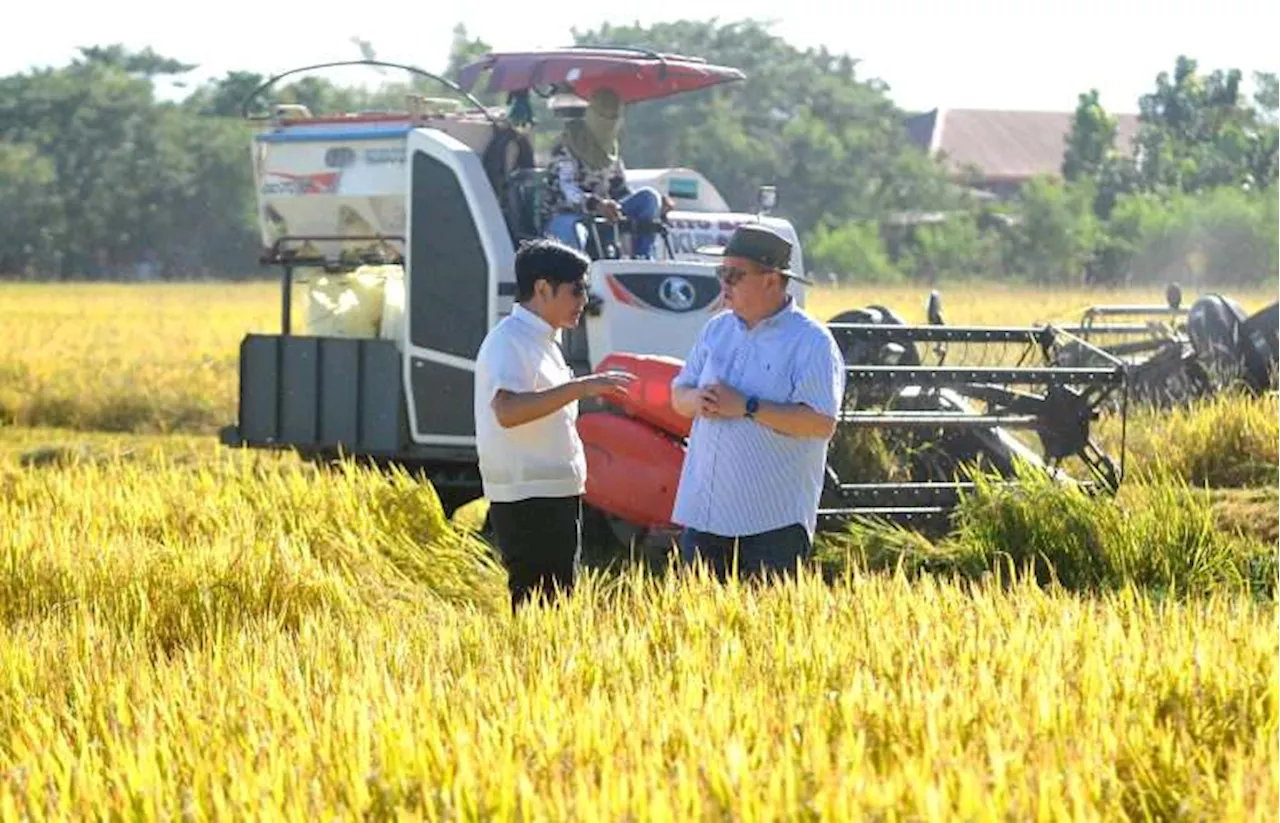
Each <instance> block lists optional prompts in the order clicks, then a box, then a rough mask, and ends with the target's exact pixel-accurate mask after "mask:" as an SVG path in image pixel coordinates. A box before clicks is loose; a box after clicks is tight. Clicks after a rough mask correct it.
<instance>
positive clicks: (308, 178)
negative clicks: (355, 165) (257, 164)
mask: <svg viewBox="0 0 1280 823" xmlns="http://www.w3.org/2000/svg"><path fill="white" fill-rule="evenodd" d="M267 176H268V177H274V178H276V179H275V180H268V181H266V182H264V183H263V184H262V193H263V194H292V195H301V194H336V193H337V191H338V184H339V183H340V182H342V172H340V171H326V172H320V173H318V174H288V173H287V172H282V171H269V172H267Z"/></svg>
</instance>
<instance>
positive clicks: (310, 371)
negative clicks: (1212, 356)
mask: <svg viewBox="0 0 1280 823" xmlns="http://www.w3.org/2000/svg"><path fill="white" fill-rule="evenodd" d="M334 65H368V66H394V67H397V68H401V69H405V70H407V71H410V72H413V73H415V74H418V75H420V76H424V77H428V78H431V79H433V80H435V81H438V82H439V83H440V84H441V85H443V86H444V87H446V88H448V89H449V90H451V91H452V92H454V93H455V95H456V96H457V97H460V98H461V100H458V99H453V98H427V97H422V96H416V95H411V96H409V98H408V100H407V104H406V107H405V109H404V110H403V111H396V112H367V113H354V114H347V113H344V114H338V115H322V114H319V113H314V112H310V111H307V110H305V109H302V108H300V107H297V106H288V105H277V106H267V108H266V111H265V112H264V113H263V114H262V117H261V119H262V120H263V121H264V122H265V128H264V129H263V130H262V132H261V133H259V134H258V135H256V137H255V140H254V146H253V158H254V177H255V182H256V185H257V189H258V211H259V216H260V220H261V230H262V239H263V246H264V251H263V255H262V261H263V262H264V263H267V264H272V265H278V266H280V267H281V268H282V270H283V292H282V315H281V321H282V329H281V332H280V333H279V334H250V335H248V336H246V337H245V339H244V340H243V342H242V344H241V350H240V390H239V409H238V421H237V422H236V424H234V425H231V426H228V427H226V428H225V429H224V430H223V433H222V440H223V442H224V443H226V444H227V445H234V446H250V447H257V448H289V449H293V450H296V451H297V452H299V453H301V454H303V455H306V456H309V457H313V458H315V459H322V460H328V459H336V458H338V457H339V456H351V457H356V458H361V459H367V460H371V461H373V462H375V463H378V464H387V463H396V464H401V465H405V466H408V467H411V468H413V469H415V470H420V471H422V472H423V473H425V475H426V476H427V477H429V478H430V480H431V481H432V483H433V485H434V486H435V488H436V490H437V492H438V493H439V494H440V497H441V499H442V501H443V502H444V503H445V506H446V509H447V510H452V509H453V508H455V507H456V506H457V505H460V504H462V503H464V502H466V501H468V500H471V499H475V498H477V497H479V496H480V494H481V484H480V478H479V474H478V471H477V468H476V452H475V437H474V431H473V422H472V421H473V416H472V415H473V409H472V403H473V400H472V386H473V369H474V357H475V355H476V352H477V351H478V349H479V347H480V343H481V341H482V340H483V338H484V335H485V333H486V332H487V331H488V330H489V329H490V328H492V327H493V325H494V324H496V323H497V322H498V321H499V320H500V319H501V318H502V317H504V316H506V315H507V314H508V313H509V312H510V311H511V308H512V301H513V295H514V293H515V282H514V273H513V259H514V254H515V249H516V247H517V246H518V244H519V242H520V241H521V240H522V239H525V238H528V237H535V236H540V235H541V227H540V226H539V225H538V219H537V203H538V198H539V191H540V187H541V186H543V185H545V183H544V182H543V174H542V170H541V169H539V168H537V167H536V166H535V164H534V157H533V151H532V148H531V144H530V139H529V132H528V129H527V123H528V119H529V118H528V112H529V111H530V109H529V106H528V102H529V97H528V95H529V94H530V93H533V94H538V95H541V96H544V97H548V98H550V97H553V96H556V97H562V96H564V95H574V96H576V97H577V98H579V99H584V98H588V97H589V96H590V95H591V93H592V91H593V90H594V89H595V88H597V87H600V86H609V87H611V88H613V89H614V90H616V91H617V92H618V93H619V94H620V96H621V97H622V98H623V101H624V103H628V104H629V103H635V102H638V101H642V100H652V99H656V98H661V97H665V96H668V95H672V94H676V93H681V92H688V91H693V90H696V89H703V88H708V87H712V86H715V85H718V84H722V83H728V82H735V81H741V80H743V79H744V77H743V75H742V73H741V72H739V71H737V70H736V69H731V68H725V67H720V66H714V65H709V64H707V63H706V62H704V61H702V60H699V59H696V58H690V57H682V56H675V55H666V54H657V53H654V52H650V51H645V50H635V49H621V48H612V47H606V48H569V49H561V50H555V51H545V52H528V53H500V54H490V55H487V56H486V57H484V58H483V59H481V60H479V61H477V62H476V63H474V64H472V65H470V66H467V67H466V68H464V69H463V70H462V72H461V74H460V76H459V83H458V84H456V85H455V84H454V83H452V82H450V81H448V80H445V79H443V78H440V77H437V76H435V75H432V74H429V73H427V72H423V71H421V70H420V69H414V68H411V67H406V66H396V65H395V64H389V63H382V62H378V61H357V62H353V63H335V64H325V65H322V66H310V67H306V68H302V69H295V70H293V71H291V72H287V73H285V74H282V75H279V76H277V77H275V78H272V79H271V80H269V81H267V82H266V83H265V84H263V86H262V87H260V88H259V89H258V90H257V91H255V93H254V94H253V95H251V97H250V99H249V100H248V101H246V112H245V113H246V116H250V117H252V116H254V115H253V114H251V112H250V111H249V104H250V103H251V102H252V101H253V100H254V99H256V98H257V97H258V96H260V94H261V93H262V92H263V91H265V90H266V89H267V88H269V87H270V86H271V85H273V84H274V83H276V82H277V81H278V80H280V79H281V78H283V77H285V76H288V75H290V74H295V73H297V72H301V71H307V70H311V69H318V68H326V67H328V66H334ZM486 72H487V73H488V74H489V82H488V85H487V88H488V90H489V91H490V92H501V93H506V94H507V95H508V100H509V101H510V103H511V106H510V109H509V110H502V109H495V108H486V107H484V106H483V105H481V104H480V102H479V101H477V100H476V99H475V98H474V97H473V96H472V95H471V94H470V90H471V89H473V88H475V87H476V84H477V82H478V81H479V78H480V76H481V75H483V74H485V73H486ZM570 116H572V115H570ZM633 175H634V180H633V182H635V183H640V184H645V185H655V186H656V187H658V188H659V190H660V191H662V192H663V193H665V194H666V195H668V196H669V197H670V198H671V199H672V200H673V201H674V202H675V203H676V204H678V205H677V207H676V209H675V210H673V211H671V212H670V213H669V214H668V215H667V216H666V218H665V220H664V222H663V223H662V224H661V225H658V226H656V227H654V228H656V230H658V231H659V232H660V235H661V238H660V242H659V243H658V244H657V245H656V248H657V249H658V252H657V254H656V259H652V260H641V259H634V258H632V257H631V256H630V254H629V248H630V242H629V237H630V232H631V230H633V229H634V227H631V226H628V225H626V224H625V222H624V223H623V224H620V225H619V226H618V227H617V228H618V237H619V242H618V243H616V244H611V245H609V246H608V247H607V248H602V247H600V246H599V245H598V244H597V245H596V246H595V247H594V254H593V262H592V265H591V268H590V271H589V275H588V276H589V279H590V287H591V292H592V296H591V298H590V302H589V304H588V310H587V312H586V314H585V315H584V318H583V322H582V324H581V326H580V327H579V328H577V329H574V330H572V331H571V332H570V333H568V334H566V336H565V338H564V341H563V344H562V345H563V347H564V350H565V355H566V359H567V360H568V362H569V363H570V365H571V366H572V367H573V368H574V370H575V371H576V372H578V373H584V372H587V371H590V370H601V369H607V368H614V367H622V368H627V369H629V370H632V371H634V372H636V373H637V374H639V375H640V376H641V378H642V379H641V380H640V382H639V384H638V386H637V388H636V389H635V390H634V392H633V395H632V396H631V398H630V399H629V400H628V401H626V404H625V406H623V407H619V406H614V405H609V404H607V403H596V404H592V405H588V404H586V403H584V404H583V406H582V408H581V409H580V415H579V423H578V426H579V431H580V432H581V435H582V438H583V440H584V443H585V445H586V448H587V463H588V475H589V479H588V486H587V493H586V503H587V510H588V512H589V514H590V516H591V519H592V521H593V525H600V526H603V527H604V528H605V530H606V532H607V533H609V534H612V535H613V536H615V537H616V538H617V539H619V540H620V541H622V542H623V543H624V544H625V543H628V542H632V541H635V540H637V539H643V538H645V537H651V538H658V539H659V540H661V539H663V538H664V537H666V536H668V535H669V534H670V533H671V529H672V524H670V522H669V520H668V518H669V516H670V513H671V507H672V503H673V500H674V496H675V490H676V488H675V487H676V482H677V480H678V477H679V472H680V466H681V463H682V460H683V455H684V450H685V442H686V441H685V438H686V437H687V436H688V432H689V425H690V423H689V421H688V420H684V419H682V418H680V417H678V416H676V415H675V414H674V413H673V412H672V411H671V409H670V407H669V400H670V394H669V382H670V379H671V377H672V376H673V375H674V374H675V372H676V371H677V370H678V368H679V366H680V361H681V358H683V357H684V356H685V355H686V354H687V352H688V350H689V348H690V346H691V345H692V343H693V340H694V338H695V337H696V335H697V333H698V330H699V329H700V328H701V327H702V325H703V324H704V323H705V322H706V321H707V320H708V319H709V318H710V317H711V316H713V315H714V314H715V313H716V312H718V311H719V310H720V309H721V302H720V286H719V281H718V279H717V276H716V269H715V265H714V260H713V259H710V258H708V257H707V256H705V255H702V254H699V253H698V249H699V248H700V247H704V246H708V245H721V244H724V243H725V242H727V240H728V237H729V235H730V234H731V233H732V231H733V229H734V227H735V226H737V225H739V224H741V223H743V222H745V221H760V222H763V223H766V224H768V225H770V226H771V227H773V228H774V229H775V230H777V231H779V232H780V233H781V234H783V235H784V236H787V237H788V238H790V239H791V240H792V242H793V243H794V247H795V256H794V258H793V260H792V264H793V267H794V268H796V269H797V270H798V271H800V272H801V273H803V271H804V262H803V256H802V254H801V247H800V243H799V238H798V236H797V233H796V231H795V229H794V228H793V227H792V225H791V224H790V223H789V222H788V221H786V220H785V219H781V218H779V217H775V216H772V215H770V214H769V213H768V212H769V211H770V210H771V209H772V208H773V206H774V205H775V196H774V192H773V190H772V187H771V186H767V185H766V186H762V187H761V189H760V192H761V196H760V203H759V204H758V208H757V209H755V210H754V211H731V210H729V209H728V207H727V205H726V204H725V201H724V198H723V197H722V196H721V195H720V193H719V192H717V191H716V190H715V187H714V186H713V185H712V184H711V183H710V182H709V181H708V180H706V179H705V178H704V177H702V176H701V175H699V174H698V173H696V172H695V171H692V170H689V169H683V168H676V169H656V170H641V171H636V172H633ZM594 228H596V229H598V228H599V227H598V226H596V227H594ZM595 234H596V232H594V231H593V235H595ZM295 283H305V284H307V286H308V289H309V295H308V301H309V302H308V309H307V314H308V317H309V318H310V320H309V324H308V328H307V329H306V330H305V331H304V332H303V333H294V332H293V330H292V325H291V323H292V316H293V307H292V295H293V291H294V284H295ZM792 288H793V291H794V294H795V297H796V299H797V301H798V302H800V303H801V305H803V302H804V293H803V287H802V286H798V285H795V284H793V286H792ZM935 308H936V306H935ZM935 313H936V312H935ZM937 320H938V322H937V323H933V324H930V325H925V326H911V325H907V324H904V323H902V322H900V320H899V319H898V318H896V316H894V315H893V313H892V312H890V311H888V310H886V309H883V308H882V307H872V308H869V309H866V310H859V311H856V312H853V313H851V314H849V313H847V314H846V315H842V316H841V317H839V318H835V319H834V321H833V322H832V324H831V329H832V331H833V333H834V334H835V335H836V337H837V339H838V340H839V342H840V345H841V348H842V350H843V351H844V352H845V355H846V360H847V363H848V369H849V371H848V376H849V397H848V400H847V403H846V413H845V416H844V419H843V420H842V421H841V424H840V426H841V431H840V433H839V434H838V435H837V438H836V441H837V446H843V445H845V444H846V443H847V441H848V440H849V439H850V438H854V439H857V438H858V437H861V434H860V432H867V431H874V433H875V434H876V435H877V436H878V437H880V438H881V439H882V440H884V441H885V442H887V443H888V444H889V446H890V447H891V450H893V451H895V453H896V454H897V456H898V458H900V459H901V460H902V461H903V464H902V465H901V466H899V468H898V469H896V470H895V471H893V472H887V473H882V474H881V475H878V476H873V477H866V476H862V475H864V474H865V472H862V471H861V469H859V466H858V464H857V462H856V461H855V463H854V464H852V465H851V466H845V467H842V466H841V465H840V461H839V460H834V459H833V460H832V461H830V463H829V467H828V468H829V471H828V483H827V489H826V491H825V493H824V499H823V501H822V523H823V528H839V527H840V524H841V523H844V522H846V521H847V519H848V518H850V517H852V516H856V515H864V516H880V517H886V518H889V519H893V520H896V521H899V522H917V521H929V522H936V521H937V519H938V518H940V517H942V518H945V515H946V514H947V513H948V512H949V511H950V509H951V508H953V507H954V505H955V503H956V500H957V499H958V496H959V495H960V494H961V493H962V492H963V491H964V489H965V488H967V487H968V485H969V484H968V483H966V482H965V481H963V480H962V479H960V478H961V475H962V474H963V471H964V468H965V466H966V465H968V464H970V463H976V464H979V465H982V466H984V467H986V468H988V469H994V470H995V471H998V472H999V473H1001V474H1002V475H1004V476H1006V477H1011V476H1012V474H1013V469H1014V464H1015V463H1017V462H1019V461H1024V462H1027V463H1029V464H1031V465H1035V466H1040V467H1042V468H1043V469H1044V470H1045V471H1050V472H1054V473H1055V474H1058V475H1059V476H1062V477H1063V479H1064V481H1067V482H1075V481H1073V480H1071V478H1070V477H1069V476H1067V475H1065V474H1062V473H1061V470H1062V468H1063V465H1060V464H1064V461H1068V460H1072V459H1078V462H1079V465H1081V466H1083V467H1084V468H1085V469H1086V472H1087V474H1088V475H1089V476H1088V477H1087V478H1084V479H1083V480H1082V481H1081V482H1083V483H1086V484H1090V485H1094V486H1097V487H1099V488H1102V489H1105V490H1109V491H1113V490H1114V489H1115V488H1116V487H1117V485H1118V484H1119V482H1120V479H1121V477H1122V475H1123V456H1121V459H1120V463H1119V465H1117V462H1116V460H1115V459H1114V458H1113V457H1111V456H1108V455H1105V454H1102V453H1101V452H1100V451H1099V450H1098V449H1097V448H1096V447H1095V446H1094V444H1093V443H1092V441H1091V439H1090V429H1089V427H1090V423H1091V421H1092V420H1093V419H1094V418H1095V417H1096V414H1097V409H1098V408H1099V407H1100V406H1101V405H1102V404H1103V403H1105V402H1107V401H1108V399H1110V398H1112V397H1115V396H1120V397H1121V398H1123V395H1124V391H1125V371H1124V367H1123V364H1122V363H1121V362H1120V361H1119V360H1118V359H1117V358H1115V357H1113V356H1111V355H1109V354H1107V353H1105V352H1102V351H1100V350H1096V349H1093V347H1091V346H1089V345H1088V344H1085V343H1082V342H1081V341H1080V340H1078V339H1077V338H1076V337H1074V336H1072V335H1070V334H1068V333H1066V332H1064V331H1062V330H1058V329H1052V328H1050V329H1044V328H986V327H981V328H969V327H964V328H959V327H947V326H943V325H940V318H937ZM1068 345H1071V346H1083V347H1084V348H1086V349H1088V350H1089V351H1090V352H1091V362H1090V363H1089V364H1088V365H1087V366H1081V367H1070V368H1068V367H1062V366H1057V365H1054V358H1055V357H1057V356H1058V353H1059V352H1060V351H1061V350H1062V349H1063V347H1064V346H1068ZM984 351H985V352H986V353H985V354H984V353H983V352H984ZM992 351H995V354H992V353H991V352H992ZM975 353H976V357H975V356H974V354H975ZM966 355H968V356H967V357H966ZM1015 431H1021V432H1024V433H1027V434H1032V435H1036V436H1037V437H1038V439H1039V441H1040V445H1041V447H1040V449H1039V450H1037V449H1035V448H1033V447H1032V445H1033V441H1032V438H1030V437H1028V438H1026V439H1025V440H1024V439H1019V438H1017V437H1015V436H1014V435H1013V432H1015ZM899 447H909V450H903V449H900V448H899ZM1121 454H1122V455H1123V446H1122V450H1121ZM851 472H854V473H853V474H851ZM854 480H858V481H860V482H854ZM598 533H599V532H598Z"/></svg>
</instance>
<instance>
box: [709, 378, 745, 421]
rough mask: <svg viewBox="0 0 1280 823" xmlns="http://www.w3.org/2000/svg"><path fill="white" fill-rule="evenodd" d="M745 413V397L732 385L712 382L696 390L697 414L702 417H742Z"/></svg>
mask: <svg viewBox="0 0 1280 823" xmlns="http://www.w3.org/2000/svg"><path fill="white" fill-rule="evenodd" d="M746 413H747V399H746V398H745V397H743V396H742V395H741V394H740V393H738V392H737V391H736V390H735V389H734V388H733V387H732V386H726V385H724V384H723V383H713V384H712V385H710V386H707V387H706V388H704V389H701V390H700V391H699V392H698V414H700V415H702V416H703V417H723V418H733V417H742V416H744V415H745V414H746Z"/></svg>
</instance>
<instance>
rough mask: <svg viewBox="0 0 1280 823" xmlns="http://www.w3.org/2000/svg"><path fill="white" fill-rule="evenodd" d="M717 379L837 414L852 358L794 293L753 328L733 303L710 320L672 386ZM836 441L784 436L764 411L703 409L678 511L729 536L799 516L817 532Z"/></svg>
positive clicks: (675, 516) (682, 518)
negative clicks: (725, 415) (729, 414)
mask: <svg viewBox="0 0 1280 823" xmlns="http://www.w3.org/2000/svg"><path fill="white" fill-rule="evenodd" d="M716 382H720V383H722V384H725V385H728V386H730V387H732V388H734V389H735V390H737V391H738V392H740V393H741V394H743V395H744V396H747V397H749V396H751V395H755V396H756V397H758V398H760V400H761V401H772V402H774V403H804V404H806V405H808V406H809V407H810V408H813V409H814V410H816V411H819V412H822V413H823V414H826V415H830V416H831V417H836V416H837V415H838V414H839V410H840V402H841V399H842V398H843V396H844V358H843V357H842V356H841V354H840V349H839V347H838V346H837V345H836V341H835V338H833V337H832V336H831V332H830V331H828V330H827V328H826V327H825V326H823V325H822V324H821V323H819V322H818V321H816V320H814V319H813V318H812V317H810V316H809V315H808V314H805V313H804V312H803V311H802V310H801V309H800V308H799V307H798V306H796V305H795V301H794V300H790V299H789V300H788V302H787V305H786V306H785V307H784V308H783V309H782V310H781V311H779V312H778V313H777V314H774V315H773V316H771V317H769V318H767V319H765V320H763V321H761V322H760V323H758V324H757V325H756V327H755V328H754V329H748V328H747V326H746V324H745V323H744V322H743V321H742V320H741V319H740V318H739V317H738V316H737V315H735V314H734V313H733V312H731V311H725V312H722V313H720V314H718V315H716V316H715V317H713V318H711V319H710V320H709V321H707V324H706V325H705V326H704V327H703V329H702V331H701V332H700V333H699V335H698V338H697V340H696V341H695V342H694V345H693V349H692V350H691V351H690V352H689V357H688V359H687V360H686V361H685V363H684V367H683V368H682V369H681V371H680V373H679V374H678V375H676V377H675V379H674V380H672V386H673V387H675V386H680V387H690V386H698V387H703V386H708V385H710V384H712V383H716ZM829 442H830V441H829V440H827V439H818V438H801V437H792V436H789V435H785V434H782V433H780V432H776V431H774V430H773V429H771V428H769V427H768V426H765V425H764V424H763V423H761V422H759V420H758V419H756V420H749V419H746V418H740V419H716V418H706V417H697V418H695V419H694V422H693V429H692V431H691V432H690V435H689V449H688V452H687V454H686V455H685V460H684V467H683V469H682V470H681V474H680V486H679V488H678V489H677V491H676V501H675V507H674V510H673V512H672V520H673V521H674V522H675V523H677V524H679V525H682V526H685V527H688V528H692V529H697V530H698V531H704V532H710V533H712V534H717V535H721V536H725V537H743V536H746V535H751V534H759V533H761V532H765V531H770V530H772V529H778V528H783V527H785V526H790V525H792V524H795V523H799V524H801V525H803V526H804V527H805V528H806V529H807V530H808V532H809V536H810V539H812V537H813V533H814V531H815V529H816V526H817V519H818V501H819V498H820V497H821V494H822V481H823V477H824V475H825V471H826V461H827V445H828V443H829Z"/></svg>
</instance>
